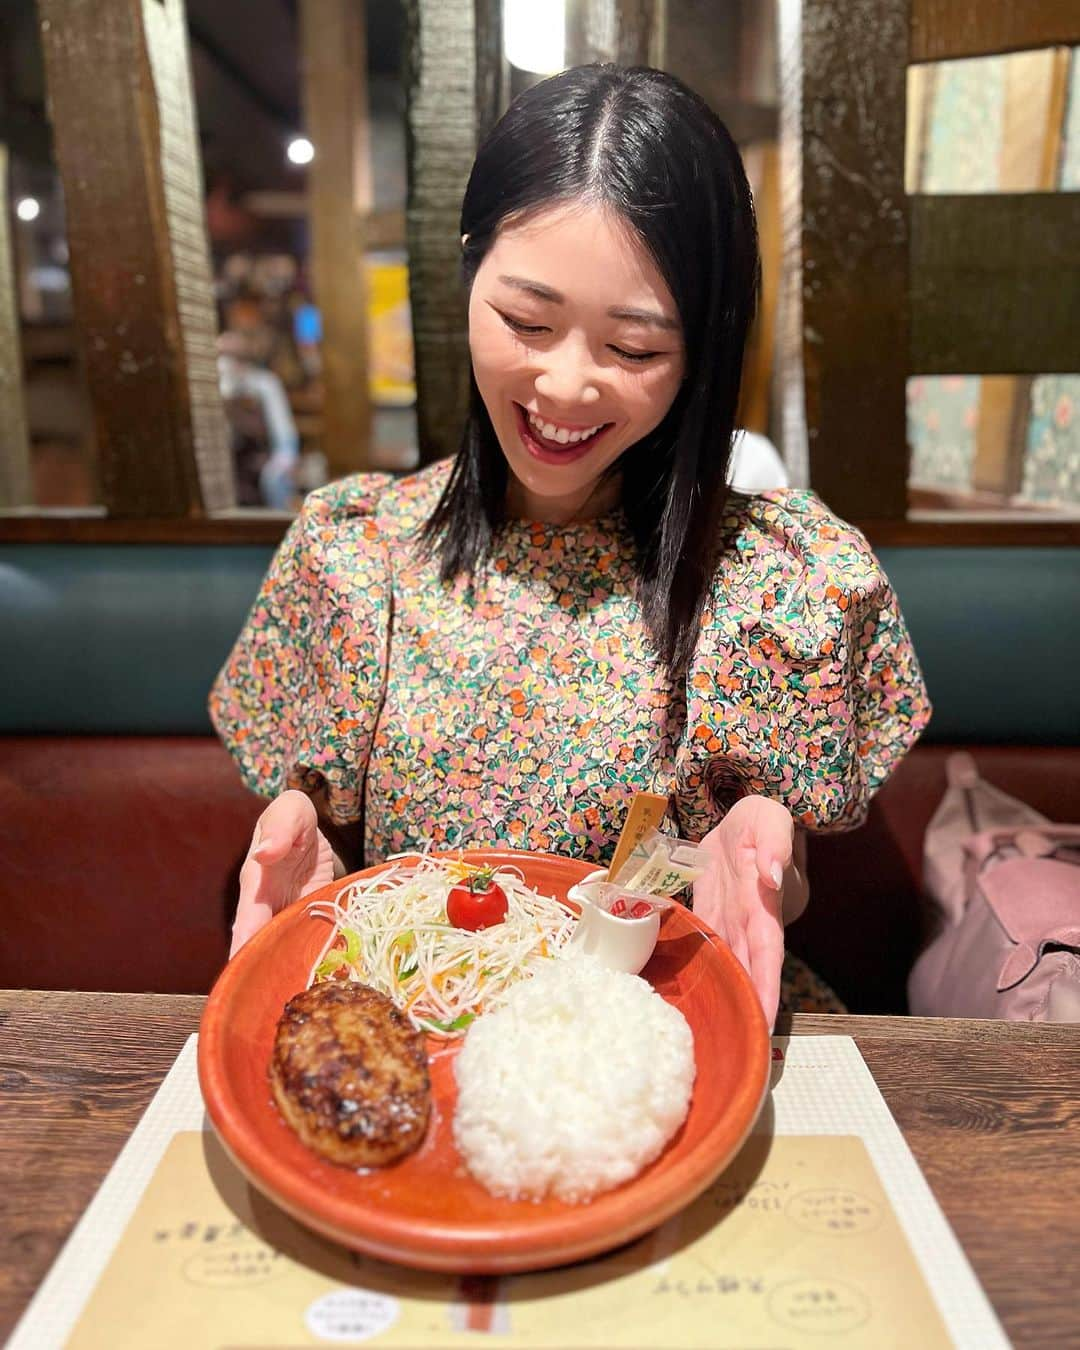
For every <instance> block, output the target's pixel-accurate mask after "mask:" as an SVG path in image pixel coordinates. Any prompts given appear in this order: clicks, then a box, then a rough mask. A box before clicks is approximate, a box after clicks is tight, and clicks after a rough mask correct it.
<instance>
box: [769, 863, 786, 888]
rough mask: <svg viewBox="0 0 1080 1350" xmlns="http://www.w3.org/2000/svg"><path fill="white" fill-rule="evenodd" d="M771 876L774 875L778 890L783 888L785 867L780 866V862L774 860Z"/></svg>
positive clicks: (773, 880) (773, 881)
mask: <svg viewBox="0 0 1080 1350" xmlns="http://www.w3.org/2000/svg"><path fill="white" fill-rule="evenodd" d="M769 876H771V877H772V883H773V886H775V888H776V889H777V890H778V891H780V890H783V888H784V869H783V868H782V867H781V866H780V864H779V863H778V862H774V863H773V865H772V867H770V868H769Z"/></svg>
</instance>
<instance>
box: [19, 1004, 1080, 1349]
mask: <svg viewBox="0 0 1080 1350" xmlns="http://www.w3.org/2000/svg"><path fill="white" fill-rule="evenodd" d="M204 1003H205V999H203V998H202V997H199V996H195V995H190V996H189V995H176V994H92V993H78V992H76V993H55V992H34V991H19V990H3V991H0V1219H2V1222H0V1339H3V1338H4V1337H6V1336H7V1334H8V1333H9V1332H10V1331H11V1329H12V1327H13V1326H14V1324H15V1322H16V1321H17V1320H18V1317H19V1315H20V1313H21V1312H22V1310H23V1308H24V1307H25V1306H26V1304H27V1303H28V1302H29V1299H30V1297H31V1295H32V1294H33V1292H34V1290H35V1289H36V1288H37V1286H38V1284H39V1283H40V1282H41V1280H42V1279H43V1277H44V1275H45V1273H46V1271H47V1270H48V1268H49V1265H50V1264H51V1262H52V1260H53V1258H54V1257H55V1256H56V1254H57V1252H58V1251H59V1250H60V1247H61V1246H62V1244H63V1242H64V1239H65V1238H66V1237H67V1235H68V1233H69V1232H70V1231H71V1229H72V1227H73V1226H74V1224H75V1222H76V1220H77V1219H78V1218H79V1216H80V1215H81V1214H82V1212H83V1210H84V1209H85V1208H86V1206H87V1204H88V1203H89V1202H90V1200H91V1199H92V1197H93V1195H94V1192H95V1191H96V1190H97V1188H98V1186H99V1185H100V1184H101V1181H102V1180H103V1179H104V1176H105V1174H106V1172H107V1171H108V1169H109V1167H110V1165H111V1164H112V1162H113V1160H114V1159H115V1158H116V1156H117V1154H118V1153H119V1152H120V1149H121V1147H122V1145H123V1144H124V1141H125V1140H126V1139H127V1137H128V1135H129V1134H130V1133H131V1131H132V1129H133V1128H134V1126H135V1124H136V1122H137V1121H138V1119H139V1116H140V1115H141V1114H142V1112H143V1111H144V1110H145V1109H146V1107H147V1105H148V1104H149V1102H150V1099H151V1097H152V1096H153V1095H154V1092H155V1090H156V1089H157V1087H158V1084H159V1083H160V1082H161V1080H162V1079H163V1078H164V1076H165V1074H166V1073H167V1072H168V1070H169V1068H170V1066H171V1065H172V1062H173V1060H174V1059H175V1058H176V1056H177V1054H178V1053H179V1051H180V1048H181V1046H182V1045H183V1044H184V1041H185V1040H186V1039H187V1037H188V1036H189V1035H190V1034H191V1033H192V1032H193V1031H196V1030H197V1029H198V1024H199V1017H200V1015H201V1013H202V1008H203V1004H204ZM777 1029H778V1031H781V1032H784V1031H790V1033H791V1034H793V1035H821V1034H832V1035H849V1036H853V1037H854V1038H855V1041H856V1044H857V1045H858V1047H859V1049H860V1051H861V1052H862V1055H863V1058H864V1059H865V1060H866V1063H867V1065H868V1066H869V1068H870V1071H871V1073H872V1074H873V1075H874V1078H875V1080H876V1082H877V1084H878V1087H879V1088H880V1089H881V1092H882V1095H883V1096H884V1098H885V1100H886V1101H887V1102H888V1104H889V1107H890V1109H891V1110H892V1113H893V1115H894V1116H895V1118H896V1121H897V1123H898V1124H899V1126H900V1128H901V1130H902V1131H903V1133H904V1136H905V1138H906V1139H907V1141H908V1144H909V1145H910V1147H911V1150H912V1152H913V1153H914V1155H915V1157H916V1159H917V1160H918V1162H919V1165H920V1166H921V1168H922V1170H923V1172H924V1174H925V1176H926V1179H927V1181H928V1182H929V1183H930V1187H931V1189H932V1190H933V1192H934V1194H935V1196H936V1197H937V1200H938V1203H939V1204H940V1205H941V1207H942V1209H943V1210H944V1212H945V1214H946V1216H947V1218H948V1219H949V1222H950V1223H951V1224H952V1227H953V1230H954V1231H955V1233H956V1235H957V1237H958V1238H959V1240H960V1243H961V1245H962V1246H963V1248H964V1251H965V1252H966V1253H967V1256H968V1259H969V1260H970V1262H971V1264H972V1266H973V1268H974V1270H975V1272H976V1274H977V1275H978V1277H979V1279H980V1280H981V1281H982V1284H983V1288H984V1289H985V1290H986V1292H987V1294H988V1296H989V1298H990V1301H991V1302H992V1303H993V1305H994V1308H995V1310H996V1312H997V1314H998V1317H999V1318H1000V1319H1001V1321H1002V1323H1003V1325H1004V1326H1005V1329H1006V1331H1007V1333H1008V1334H1009V1336H1010V1338H1011V1339H1012V1341H1013V1343H1014V1345H1016V1346H1017V1347H1025V1348H1026V1347H1043V1346H1045V1347H1047V1350H1049V1348H1050V1347H1054V1350H1057V1348H1058V1347H1061V1346H1064V1345H1069V1344H1080V1311H1078V1300H1077V1295H1076V1283H1075V1272H1076V1264H1077V1255H1078V1253H1080V1217H1078V1215H1080V1204H1078V1202H1077V1198H1076V1197H1077V1196H1078V1195H1080V1027H1075V1026H1070V1027H1063V1026H1032V1025H1028V1024H1026V1023H1010V1022H975V1021H961V1020H955V1019H947V1020H946V1019H942V1020H939V1019H934V1018H916V1017H909V1018H905V1017H853V1016H820V1015H808V1014H799V1015H796V1016H795V1017H794V1018H793V1019H792V1020H791V1022H790V1024H787V1025H782V1026H780V1027H778V1028H777Z"/></svg>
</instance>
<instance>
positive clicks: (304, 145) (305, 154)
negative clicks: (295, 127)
mask: <svg viewBox="0 0 1080 1350" xmlns="http://www.w3.org/2000/svg"><path fill="white" fill-rule="evenodd" d="M285 153H286V155H288V157H289V163H290V164H310V163H311V161H312V160H313V159H314V158H315V147H314V146H313V145H312V144H311V142H310V141H309V140H308V138H307V137H306V136H294V137H293V138H292V140H291V141H290V142H289V144H288V146H287V147H286V149H285Z"/></svg>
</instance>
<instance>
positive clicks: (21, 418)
mask: <svg viewBox="0 0 1080 1350" xmlns="http://www.w3.org/2000/svg"><path fill="white" fill-rule="evenodd" d="M10 219H11V211H10V209H9V202H8V152H7V146H6V145H3V144H0V507H11V506H29V505H30V504H31V501H32V495H31V486H30V444H29V440H28V437H27V431H26V408H25V405H24V402H23V366H22V348H21V345H20V342H19V305H18V299H17V295H18V292H17V289H16V282H15V256H14V250H13V248H12V239H11V232H10V229H9V227H8V222H9V221H10Z"/></svg>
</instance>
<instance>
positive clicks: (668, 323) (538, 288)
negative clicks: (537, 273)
mask: <svg viewBox="0 0 1080 1350" xmlns="http://www.w3.org/2000/svg"><path fill="white" fill-rule="evenodd" d="M499 280H500V281H501V282H502V284H503V285H504V286H512V287H513V288H514V289H515V290H518V291H526V292H528V294H529V295H535V296H536V298H537V299H538V300H547V301H549V302H550V303H551V304H553V305H563V304H565V303H566V297H565V296H564V295H562V294H560V292H559V291H555V290H552V288H551V287H550V286H545V285H543V284H542V283H541V282H539V281H530V280H529V279H528V277H499ZM608 317H609V318H612V319H625V320H626V321H628V322H629V323H644V324H648V325H649V326H650V327H652V328H663V329H666V330H667V331H668V332H678V330H679V327H680V324H679V322H678V320H677V319H669V318H668V317H667V316H666V315H664V314H657V313H656V312H655V311H653V310H651V309H626V308H623V307H621V306H619V305H615V306H613V307H612V308H611V309H609V310H608Z"/></svg>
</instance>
